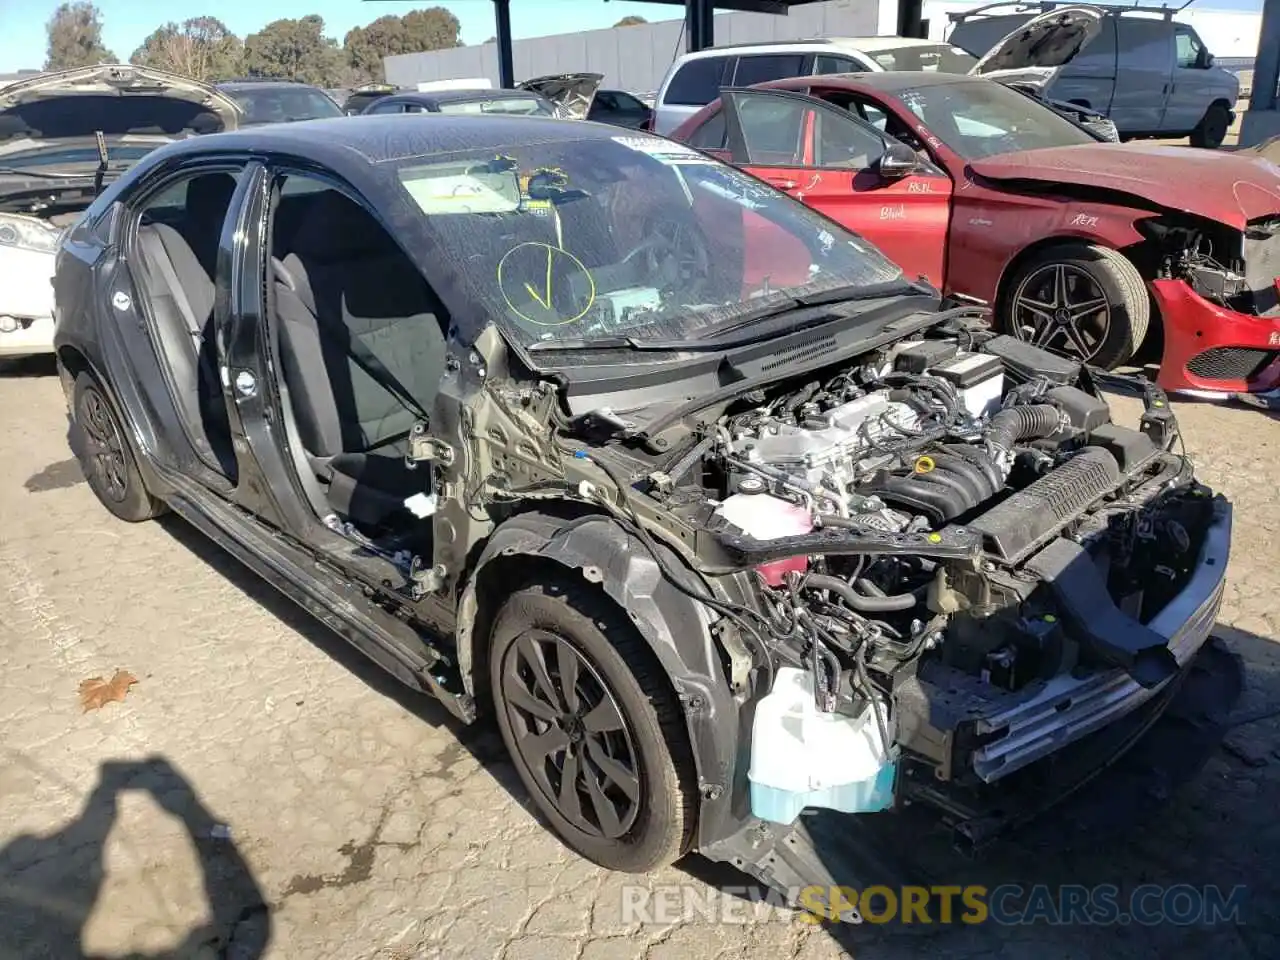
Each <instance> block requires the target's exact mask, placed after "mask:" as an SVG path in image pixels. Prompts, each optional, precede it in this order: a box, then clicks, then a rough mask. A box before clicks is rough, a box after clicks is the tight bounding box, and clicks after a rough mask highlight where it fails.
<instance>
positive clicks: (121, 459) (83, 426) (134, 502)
mask: <svg viewBox="0 0 1280 960" xmlns="http://www.w3.org/2000/svg"><path fill="white" fill-rule="evenodd" d="M72 399H73V401H74V403H75V421H74V425H73V427H72V429H73V430H74V431H76V433H77V434H78V436H76V437H75V440H74V443H73V446H74V448H75V451H74V452H75V454H76V459H78V460H79V461H80V469H81V470H82V471H83V472H84V477H85V480H86V481H88V483H89V488H90V489H91V490H93V492H94V495H95V496H96V497H97V498H98V500H99V501H101V503H102V505H103V506H104V507H106V508H107V509H108V510H110V511H111V512H112V513H113V514H115V515H116V516H117V517H119V518H120V519H121V520H128V521H129V522H131V523H137V522H139V521H142V520H150V519H151V518H152V517H155V516H158V515H159V514H161V513H163V512H164V505H163V504H161V503H160V502H159V501H158V500H156V499H155V498H154V497H152V496H151V494H150V493H149V492H148V491H147V487H146V484H145V483H144V482H143V479H142V474H140V473H139V472H138V464H137V461H136V460H135V459H134V456H133V450H132V448H131V447H130V446H129V440H128V438H127V437H126V436H125V432H124V429H123V428H122V427H121V426H120V421H119V420H118V419H117V417H116V414H115V411H114V410H112V408H111V403H110V402H109V401H108V400H107V397H106V395H105V394H104V393H103V392H102V388H101V387H99V386H98V382H97V381H96V380H94V379H93V377H92V376H90V375H89V374H88V373H81V374H80V375H79V376H77V377H76V380H75V387H74V390H73V392H72Z"/></svg>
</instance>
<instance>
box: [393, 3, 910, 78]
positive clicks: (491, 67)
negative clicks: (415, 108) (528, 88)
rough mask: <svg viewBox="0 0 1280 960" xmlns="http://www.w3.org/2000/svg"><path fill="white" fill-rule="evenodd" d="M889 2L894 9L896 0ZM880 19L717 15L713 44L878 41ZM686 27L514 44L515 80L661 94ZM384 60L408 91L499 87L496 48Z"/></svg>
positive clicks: (844, 9)
mask: <svg viewBox="0 0 1280 960" xmlns="http://www.w3.org/2000/svg"><path fill="white" fill-rule="evenodd" d="M516 2H519V0H516ZM583 2H584V3H587V2H599V0H583ZM886 2H887V3H888V4H889V5H891V6H892V7H893V9H896V8H897V3H896V0H886ZM655 9H661V8H657V7H655ZM879 19H880V0H827V2H825V3H815V4H812V5H810V6H803V7H797V8H795V9H793V10H792V11H791V12H790V13H789V14H787V15H785V16H777V15H773V14H763V13H722V14H718V15H717V16H716V25H715V39H716V44H717V45H721V44H729V43H758V42H760V41H762V40H796V39H804V38H806V37H822V36H828V37H832V36H846V37H847V36H874V35H875V34H876V33H879V32H880V31H879V30H878V24H879ZM566 26H569V25H568V24H566ZM683 28H684V21H682V20H668V21H665V22H662V23H649V24H642V25H639V26H635V27H619V28H615V29H611V30H590V31H587V32H584V33H566V34H562V35H560V36H554V37H536V38H533V39H529V40H517V41H516V42H515V45H514V49H513V54H514V57H515V73H516V79H517V80H524V79H528V78H529V77H537V76H542V75H545V74H549V73H570V72H576V71H579V70H584V71H589V72H592V73H602V74H604V77H605V80H604V82H605V85H606V86H609V87H620V88H622V89H624V90H634V91H637V92H645V91H650V90H656V89H657V87H658V85H659V83H661V81H662V77H663V75H665V74H666V72H667V67H668V66H670V65H671V61H672V59H673V58H674V57H675V56H677V55H678V54H680V53H683V52H684V30H683ZM385 63H386V70H387V81H388V82H389V83H395V84H399V85H401V86H406V87H410V86H413V85H414V84H416V83H418V82H419V81H421V80H448V79H452V78H455V77H488V78H489V79H490V80H491V81H492V82H493V83H494V84H496V83H497V82H498V48H497V45H496V44H492V43H490V44H485V45H484V46H479V47H458V48H456V49H453V50H438V51H434V52H432V53H406V54H401V55H399V56H395V57H387V58H386V61H385Z"/></svg>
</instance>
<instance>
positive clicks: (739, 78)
mask: <svg viewBox="0 0 1280 960" xmlns="http://www.w3.org/2000/svg"><path fill="white" fill-rule="evenodd" d="M808 59H809V58H808V56H807V55H806V54H803V53H752V54H747V55H746V56H743V57H739V58H738V69H737V71H736V72H735V73H734V75H733V85H734V86H735V87H749V86H751V85H752V84H755V83H765V82H767V81H769V80H781V79H783V78H784V77H803V76H805V75H806V74H807V73H808V72H809V71H808V70H807V69H805V61H806V60H808Z"/></svg>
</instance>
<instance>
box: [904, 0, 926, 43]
mask: <svg viewBox="0 0 1280 960" xmlns="http://www.w3.org/2000/svg"><path fill="white" fill-rule="evenodd" d="M923 19H924V0H898V36H900V37H920V36H921V35H922V34H923V33H924V31H923V30H922V29H921V26H922V23H923Z"/></svg>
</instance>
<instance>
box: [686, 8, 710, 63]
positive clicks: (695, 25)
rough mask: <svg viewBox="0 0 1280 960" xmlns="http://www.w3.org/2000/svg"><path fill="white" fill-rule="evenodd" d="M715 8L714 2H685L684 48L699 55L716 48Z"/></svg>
mask: <svg viewBox="0 0 1280 960" xmlns="http://www.w3.org/2000/svg"><path fill="white" fill-rule="evenodd" d="M715 15H716V11H715V6H714V4H713V0H685V4H684V46H685V50H687V51H688V52H689V53H697V52H698V51H699V50H705V49H707V47H711V46H715Z"/></svg>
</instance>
